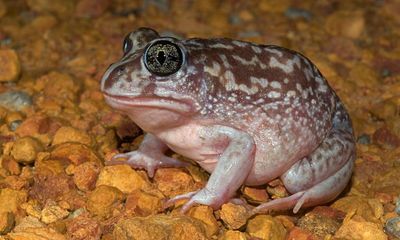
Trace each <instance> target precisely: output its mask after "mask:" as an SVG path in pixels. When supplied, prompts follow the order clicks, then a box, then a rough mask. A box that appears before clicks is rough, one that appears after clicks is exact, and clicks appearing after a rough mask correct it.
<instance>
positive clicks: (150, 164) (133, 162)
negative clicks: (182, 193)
mask: <svg viewBox="0 0 400 240" xmlns="http://www.w3.org/2000/svg"><path fill="white" fill-rule="evenodd" d="M121 158H126V159H127V160H119V159H121ZM118 164H128V165H129V166H131V167H132V168H135V169H145V170H146V171H147V173H148V175H149V177H151V178H152V177H153V176H154V172H155V170H156V169H157V168H160V167H186V166H188V165H189V163H186V162H182V161H179V160H176V159H174V158H170V157H167V156H165V155H163V154H162V153H159V154H154V153H152V154H151V155H149V154H147V153H144V152H142V151H140V150H139V151H133V152H128V153H121V154H117V155H115V156H114V157H113V158H112V160H111V161H108V162H106V165H118Z"/></svg>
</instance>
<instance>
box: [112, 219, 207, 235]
mask: <svg viewBox="0 0 400 240" xmlns="http://www.w3.org/2000/svg"><path fill="white" fill-rule="evenodd" d="M205 227H206V226H205V225H204V224H203V223H202V222H201V221H199V220H197V219H194V218H190V217H187V216H166V215H154V216H149V217H144V218H143V217H134V218H131V219H125V220H122V221H120V222H118V224H117V225H116V226H115V228H114V231H113V236H114V239H119V240H130V239H141V240H155V239H174V240H186V239H191V240H206V239H208V238H207V234H206V230H205Z"/></svg>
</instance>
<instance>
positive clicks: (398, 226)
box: [385, 217, 400, 238]
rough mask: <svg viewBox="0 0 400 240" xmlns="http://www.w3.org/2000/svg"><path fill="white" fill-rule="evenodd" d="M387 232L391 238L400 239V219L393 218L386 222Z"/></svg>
mask: <svg viewBox="0 0 400 240" xmlns="http://www.w3.org/2000/svg"><path fill="white" fill-rule="evenodd" d="M385 231H386V232H387V233H389V234H390V235H391V236H394V237H397V238H400V217H395V218H391V219H389V220H388V221H386V223H385Z"/></svg>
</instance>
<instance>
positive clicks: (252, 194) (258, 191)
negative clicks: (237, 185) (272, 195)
mask: <svg viewBox="0 0 400 240" xmlns="http://www.w3.org/2000/svg"><path fill="white" fill-rule="evenodd" d="M242 192H243V196H244V197H245V198H246V200H248V201H249V202H251V203H257V204H260V203H264V202H266V201H268V198H269V196H268V193H267V191H265V189H263V188H254V187H247V186H245V187H244V188H243V191H242Z"/></svg>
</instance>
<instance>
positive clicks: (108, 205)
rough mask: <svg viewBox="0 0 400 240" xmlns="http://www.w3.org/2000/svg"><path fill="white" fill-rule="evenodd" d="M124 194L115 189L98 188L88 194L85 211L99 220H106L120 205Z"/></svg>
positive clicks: (107, 187)
mask: <svg viewBox="0 0 400 240" xmlns="http://www.w3.org/2000/svg"><path fill="white" fill-rule="evenodd" d="M123 199H124V194H123V193H122V192H121V191H120V190H118V189H117V188H115V187H110V186H105V185H102V186H98V187H97V188H96V189H95V190H94V191H93V192H91V193H90V194H89V197H88V201H87V210H88V211H89V212H90V213H92V214H94V215H96V216H99V217H101V218H108V217H110V216H111V215H112V212H113V210H114V209H115V208H116V207H117V206H118V205H119V204H121V203H122V200H123Z"/></svg>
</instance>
